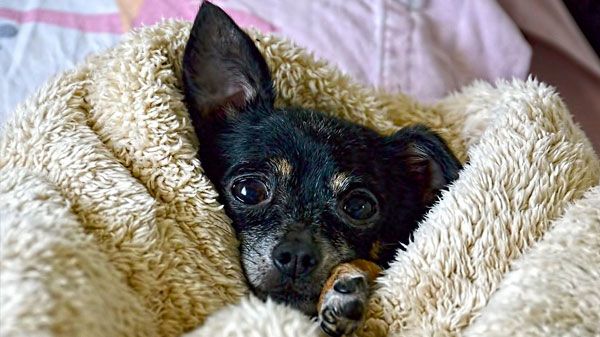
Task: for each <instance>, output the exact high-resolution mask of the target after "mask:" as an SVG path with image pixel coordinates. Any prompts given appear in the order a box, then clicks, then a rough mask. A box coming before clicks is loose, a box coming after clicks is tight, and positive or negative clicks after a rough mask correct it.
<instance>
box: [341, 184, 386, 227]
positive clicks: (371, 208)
mask: <svg viewBox="0 0 600 337" xmlns="http://www.w3.org/2000/svg"><path fill="white" fill-rule="evenodd" d="M341 206H342V210H343V211H344V213H346V214H347V215H348V216H349V217H350V218H351V219H353V220H356V221H365V220H369V219H371V218H373V217H374V216H375V215H376V214H377V212H378V209H377V200H376V199H375V197H374V196H373V195H372V194H371V193H370V192H368V191H367V190H364V189H358V190H354V191H352V192H350V194H348V195H347V196H346V197H345V198H344V199H343V200H342V205H341Z"/></svg>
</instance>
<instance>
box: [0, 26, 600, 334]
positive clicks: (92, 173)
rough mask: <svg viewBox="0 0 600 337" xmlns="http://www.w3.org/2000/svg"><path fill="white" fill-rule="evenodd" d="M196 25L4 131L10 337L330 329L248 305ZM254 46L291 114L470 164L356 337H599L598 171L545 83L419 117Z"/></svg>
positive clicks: (103, 64) (510, 87)
mask: <svg viewBox="0 0 600 337" xmlns="http://www.w3.org/2000/svg"><path fill="white" fill-rule="evenodd" d="M189 28H190V24H189V23H184V22H177V21H168V22H164V23H162V24H159V25H158V26H154V27H149V28H145V29H142V30H140V31H138V32H135V33H133V34H131V35H130V36H129V38H128V39H126V40H125V41H124V42H123V43H121V44H120V45H119V46H117V47H115V48H114V49H112V50H110V51H108V52H106V53H105V54H103V55H100V56H96V57H93V58H90V59H89V60H88V61H87V62H86V63H85V64H84V65H82V66H81V67H80V68H79V69H78V70H76V71H73V72H70V73H65V74H63V75H61V76H59V77H58V78H56V79H55V80H54V81H52V82H51V83H49V84H48V85H46V86H45V87H44V88H43V89H41V90H40V91H39V93H37V95H35V96H33V97H31V98H30V99H29V100H28V101H27V102H25V103H24V104H22V105H21V106H20V107H19V108H18V110H17V111H16V113H15V115H14V118H13V120H12V121H11V122H9V123H8V124H7V125H6V127H5V129H4V130H3V131H2V134H1V136H0V212H1V214H0V217H1V219H2V221H1V246H0V250H1V264H0V270H1V284H0V287H1V292H0V305H1V313H0V314H1V317H2V319H1V323H0V335H2V336H5V337H12V336H77V337H87V336H89V337H95V336H129V337H130V336H144V337H150V336H161V337H176V336H179V335H181V334H182V333H183V332H186V331H187V332H189V334H190V335H191V336H316V335H318V334H319V331H318V329H317V328H316V327H315V324H314V322H311V321H310V320H309V319H308V318H307V317H304V316H303V315H301V314H300V313H298V312H295V311H293V310H291V309H289V308H286V307H285V306H283V305H278V304H275V303H272V302H267V303H263V302H260V301H258V300H256V299H255V298H252V297H251V296H250V297H248V296H247V294H248V289H247V287H246V285H245V283H244V279H243V276H242V273H241V269H240V265H239V261H238V255H237V248H236V240H235V236H234V233H233V232H232V229H231V227H230V225H229V220H228V219H227V217H226V216H225V214H224V212H223V209H222V207H221V206H220V205H219V204H218V203H217V202H216V201H215V198H216V194H215V191H214V189H213V188H212V187H211V184H210V183H209V181H208V180H207V179H206V177H205V176H204V175H203V174H202V168H201V163H200V162H199V160H198V159H197V158H196V156H195V154H196V150H197V147H198V144H197V139H196V136H195V135H194V132H193V129H192V127H191V125H190V121H189V119H188V115H187V111H186V109H185V106H184V104H183V103H182V98H183V97H182V93H181V78H180V73H181V57H182V51H183V47H184V45H185V42H186V40H187V34H188V32H189ZM252 35H253V37H254V38H255V41H256V43H257V45H258V47H259V49H260V50H261V52H262V53H263V54H264V55H265V57H266V58H267V60H268V63H269V66H270V68H271V70H272V72H273V77H274V80H275V83H276V86H277V88H276V89H277V92H278V94H279V96H278V102H277V103H278V104H281V105H283V104H285V105H302V106H305V107H311V108H316V109H319V110H322V111H325V112H328V113H331V114H334V115H337V116H341V117H343V118H347V119H349V120H352V121H355V122H358V123H361V124H364V125H367V126H369V127H373V128H376V129H377V130H379V131H380V132H382V133H390V132H393V131H394V130H397V129H398V128H399V127H402V126H404V125H407V124H411V123H415V122H420V123H424V124H427V125H429V126H430V127H432V128H434V129H435V130H437V131H438V132H440V133H441V134H442V135H443V136H444V137H445V138H446V139H447V140H448V142H449V145H450V146H451V148H452V149H453V150H454V151H456V153H457V154H458V156H459V158H461V160H463V161H464V160H467V158H468V160H467V164H466V165H465V168H464V170H463V171H462V172H461V174H460V178H459V179H458V180H457V181H456V182H455V183H454V184H453V185H452V186H450V188H449V190H448V191H446V192H444V193H443V195H442V197H441V198H440V200H439V202H438V203H437V205H436V206H435V207H434V208H433V209H432V211H431V212H430V213H429V214H428V216H427V218H426V219H425V220H424V221H423V222H422V224H421V225H420V228H419V229H418V231H417V232H416V233H415V235H414V240H413V242H412V243H411V244H409V245H408V246H407V247H406V250H405V251H401V252H399V253H398V256H397V259H396V261H395V262H394V263H393V265H392V266H391V268H390V269H389V270H387V271H386V272H385V275H383V276H382V277H381V278H380V280H379V283H378V289H377V290H376V291H375V292H374V294H373V298H372V301H371V303H370V311H369V315H368V319H367V320H366V322H365V324H364V327H363V328H362V329H361V330H360V331H358V332H357V334H358V335H360V336H384V335H398V336H488V337H489V336H511V337H513V336H594V335H595V336H597V335H598V334H600V309H599V308H600V210H599V207H598V205H600V187H599V186H598V185H599V177H600V162H599V161H598V158H597V157H596V155H595V154H594V152H593V150H592V149H591V146H590V144H589V142H588V140H587V139H586V138H585V136H584V135H583V133H582V132H581V131H580V130H579V129H578V128H577V127H576V126H575V125H574V124H573V122H572V120H571V117H570V115H569V113H568V111H567V109H566V108H565V106H564V104H563V103H562V102H561V100H560V98H559V97H558V95H557V94H556V93H554V92H553V90H552V89H551V88H549V87H547V86H545V85H544V84H541V83H537V82H536V81H535V80H529V81H527V82H519V81H515V82H510V83H507V82H502V83H497V84H496V86H492V85H489V84H485V83H476V84H474V85H472V86H470V87H467V88H465V89H464V90H462V91H461V92H459V93H456V94H454V95H452V96H450V97H447V98H446V99H444V100H443V101H441V102H440V103H439V104H437V105H435V106H422V105H419V104H417V103H415V102H413V101H411V100H410V99H409V98H407V97H405V96H402V95H387V94H385V93H381V92H376V91H374V90H371V89H369V88H363V87H361V86H359V85H357V84H355V83H353V82H352V81H351V80H350V79H349V78H347V77H345V76H343V75H342V74H340V73H339V72H338V71H337V70H335V69H332V67H330V66H329V65H327V64H326V63H324V62H321V61H316V60H314V58H313V57H312V56H311V55H310V54H308V53H307V52H306V51H304V50H303V49H301V48H298V47H296V46H294V45H293V44H291V43H290V42H288V41H285V40H282V39H279V38H276V37H272V36H262V35H260V34H257V33H252ZM200 146H201V144H200ZM193 329H196V330H193ZM190 331H191V332H190Z"/></svg>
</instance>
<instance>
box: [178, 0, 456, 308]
mask: <svg viewBox="0 0 600 337" xmlns="http://www.w3.org/2000/svg"><path fill="white" fill-rule="evenodd" d="M183 66H184V73H183V79H184V89H185V97H186V102H187V105H188V108H189V111H190V117H191V118H192V121H193V123H194V127H195V128H196V132H197V134H198V137H199V140H200V151H199V156H200V159H201V162H202V166H203V168H204V169H205V173H206V175H207V176H208V177H209V178H210V180H211V181H212V182H213V183H214V184H215V186H216V188H217V190H218V192H219V195H220V197H221V202H222V203H223V204H224V205H225V209H226V212H227V214H228V215H229V216H230V217H231V219H232V220H233V225H234V227H235V230H236V233H237V236H238V239H239V240H240V252H241V258H242V265H243V267H244V271H245V273H246V276H247V278H248V281H249V283H250V285H251V286H252V289H253V290H254V292H255V293H256V294H257V295H259V296H261V297H266V296H270V297H272V298H274V299H276V300H279V301H283V302H287V303H289V304H291V305H293V306H295V307H297V308H299V309H301V310H302V311H304V312H305V313H307V314H311V315H314V314H316V312H315V310H316V302H317V299H318V295H319V293H320V291H321V288H322V286H323V283H324V282H325V280H326V279H327V277H328V275H329V272H330V270H331V269H332V268H333V267H334V266H335V265H337V264H339V263H342V262H345V261H349V260H352V259H356V258H364V259H368V260H372V261H375V262H377V263H379V264H380V265H382V266H387V265H388V263H389V262H390V261H391V260H392V259H393V258H394V256H395V252H396V250H397V249H399V248H400V247H401V244H402V243H404V244H405V243H407V242H408V240H409V236H410V235H411V233H412V232H413V230H414V229H415V228H416V226H417V224H418V222H419V221H420V220H421V219H422V218H423V215H424V214H425V213H426V212H427V210H428V209H429V207H431V205H432V204H433V203H434V202H435V199H436V197H437V195H438V193H439V191H440V190H441V189H443V188H444V187H445V186H446V185H447V184H448V183H450V182H451V181H453V180H454V179H456V178H457V175H458V171H459V169H460V164H459V162H458V160H457V159H456V158H455V157H454V155H453V154H452V153H451V151H450V150H449V149H448V147H447V146H446V144H445V143H444V141H443V140H442V139H441V138H440V137H439V136H437V135H436V134H435V133H433V132H431V131H430V130H428V129H427V128H426V127H424V126H414V127H407V128H404V129H402V130H400V131H398V132H397V133H396V134H394V135H392V136H389V137H384V136H381V135H379V134H378V133H376V132H375V131H373V130H370V129H367V128H365V127H362V126H359V125H356V124H353V123H350V122H347V121H344V120H341V119H338V118H334V117H330V116H328V115H326V114H324V113H321V112H317V111H312V110H307V109H301V108H284V109H278V108H275V107H274V106H273V102H274V91H273V84H272V82H271V78H270V74H269V71H268V68H267V65H266V62H265V60H264V59H263V58H262V56H261V55H260V53H259V51H258V50H257V48H256V47H255V46H254V44H253V42H252V40H251V39H250V38H249V37H248V36H247V35H246V34H245V33H244V32H243V31H241V30H240V29H239V28H238V27H237V26H236V25H235V24H234V23H233V21H231V19H230V18H229V17H227V15H226V14H225V13H224V12H222V11H221V10H220V9H219V8H217V7H216V6H213V5H211V4H210V3H207V2H205V3H204V4H203V5H202V7H201V9H200V11H199V14H198V16H197V17H196V20H195V22H194V26H193V28H192V31H191V35H190V40H189V42H188V44H187V46H186V50H185V55H184V59H183ZM340 174H342V175H344V176H345V177H346V179H345V180H344V184H342V185H343V190H337V189H336V188H334V187H335V186H336V185H335V184H334V180H335V177H336V175H340ZM247 176H251V177H255V178H256V179H258V180H259V181H260V182H262V183H263V184H264V186H266V187H267V191H268V199H267V200H266V201H265V202H264V203H261V204H259V205H253V206H249V205H247V204H244V203H243V202H240V200H239V199H236V198H235V197H234V196H233V194H232V193H234V192H233V189H234V187H233V186H234V185H235V182H239V181H240V179H241V178H240V177H242V178H243V177H247ZM253 179H254V178H253ZM242 180H243V179H242ZM261 186H262V185H261ZM353 191H359V192H353ZM360 191H362V192H360ZM351 193H362V194H367V195H369V196H370V195H372V196H374V198H376V204H369V205H372V206H374V207H372V208H374V209H376V210H377V213H376V216H373V217H372V218H370V219H369V220H368V221H365V222H360V223H357V222H356V221H354V220H352V219H350V218H349V217H348V213H346V212H345V211H344V210H343V207H341V206H340V205H341V203H343V202H344V200H346V199H345V198H347V197H348V195H349V194H351ZM362 194H361V195H362ZM361 200H362V199H361ZM361 205H362V204H361ZM369 205H367V206H368V207H370V206H369ZM367 206H365V207H367ZM283 244H299V245H301V248H293V249H292V250H290V251H288V250H284V253H289V252H292V253H293V254H297V257H298V261H296V262H294V263H297V264H294V265H292V266H291V267H293V268H297V267H298V268H299V266H300V265H301V264H302V267H303V269H302V270H300V269H294V271H292V272H287V273H286V272H284V270H283V269H282V268H281V267H280V266H279V267H278V266H276V261H275V260H274V259H276V256H277V252H278V249H279V248H278V247H281V246H282V245H283ZM376 245H379V247H380V249H379V251H377V252H374V248H375V247H374V246H376ZM279 250H281V249H279ZM294 256H296V255H294ZM300 258H303V259H304V260H306V261H305V262H302V263H301V262H300ZM304 260H303V261H304ZM278 261H279V260H278ZM284 263H285V262H284ZM313 264H314V265H313ZM304 267H306V268H304Z"/></svg>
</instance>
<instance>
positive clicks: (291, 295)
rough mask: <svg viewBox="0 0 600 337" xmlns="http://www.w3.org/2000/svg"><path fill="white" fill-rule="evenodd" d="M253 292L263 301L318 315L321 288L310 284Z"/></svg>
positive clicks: (290, 285) (255, 290) (282, 286)
mask: <svg viewBox="0 0 600 337" xmlns="http://www.w3.org/2000/svg"><path fill="white" fill-rule="evenodd" d="M253 290H254V293H255V294H256V296H258V297H259V298H261V299H263V300H266V299H267V298H271V299H272V300H274V301H275V302H277V303H282V304H286V305H289V306H290V307H292V308H294V309H297V310H300V311H302V312H303V313H305V314H306V315H309V316H316V315H317V302H318V301H319V295H320V291H321V287H315V286H314V284H308V282H306V284H304V282H301V284H299V285H295V284H290V283H288V284H283V285H279V286H276V287H270V289H259V288H254V289H253Z"/></svg>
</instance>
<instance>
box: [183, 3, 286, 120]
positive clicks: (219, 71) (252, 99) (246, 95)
mask: <svg viewBox="0 0 600 337" xmlns="http://www.w3.org/2000/svg"><path fill="white" fill-rule="evenodd" d="M183 84H184V90H185V96H186V102H187V104H188V108H189V110H190V116H191V118H192V120H193V121H194V124H196V125H198V124H199V123H200V122H203V123H206V122H210V120H211V119H212V118H214V117H217V118H225V117H226V116H225V114H226V112H227V111H230V112H231V111H234V112H236V111H240V110H242V109H244V108H246V107H247V106H248V105H250V104H256V103H258V102H260V103H261V104H266V105H267V106H269V105H273V102H274V98H275V97H274V96H275V95H274V93H273V83H272V81H271V76H270V72H269V68H268V67H267V63H266V62H265V60H264V58H263V56H262V55H261V54H260V52H259V51H258V49H257V48H256V46H255V45H254V43H253V41H252V39H251V38H250V37H249V36H248V35H247V34H246V33H245V32H244V31H242V30H241V29H240V27H238V26H237V25H236V24H235V22H233V20H232V19H231V18H230V17H229V16H228V15H227V14H226V13H225V12H224V11H223V10H222V9H220V8H219V7H217V6H215V5H213V4H211V3H210V2H208V1H204V3H203V4H202V5H201V7H200V10H199V11H198V14H197V16H196V19H195V20H194V25H193V27H192V30H191V32H190V37H189V40H188V43H187V45H186V47H185V52H184V56H183Z"/></svg>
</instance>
